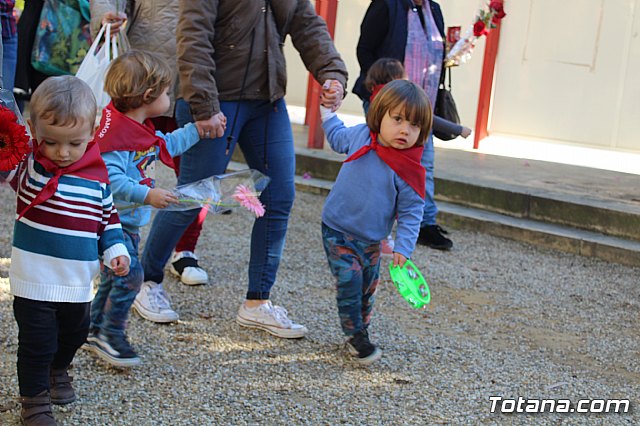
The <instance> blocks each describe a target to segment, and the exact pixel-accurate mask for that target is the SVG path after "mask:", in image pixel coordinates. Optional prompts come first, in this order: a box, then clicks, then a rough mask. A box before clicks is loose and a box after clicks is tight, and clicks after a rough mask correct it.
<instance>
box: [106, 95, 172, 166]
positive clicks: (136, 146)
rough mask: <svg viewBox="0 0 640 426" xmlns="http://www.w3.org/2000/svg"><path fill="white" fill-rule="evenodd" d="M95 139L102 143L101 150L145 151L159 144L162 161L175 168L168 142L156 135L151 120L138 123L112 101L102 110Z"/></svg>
mask: <svg viewBox="0 0 640 426" xmlns="http://www.w3.org/2000/svg"><path fill="white" fill-rule="evenodd" d="M95 140H96V141H98V144H99V145H100V152H111V151H135V152H138V151H141V152H144V151H147V150H149V149H151V147H152V146H157V147H158V148H160V155H159V157H160V161H162V162H163V163H164V164H166V165H167V166H169V167H171V168H172V169H175V164H174V162H173V158H171V154H169V151H168V150H167V144H166V142H165V140H164V139H162V138H161V137H160V136H157V135H156V130H155V127H154V126H153V123H152V122H151V120H150V119H147V120H145V121H144V124H142V123H138V122H137V121H135V120H134V119H132V118H129V117H127V116H126V115H125V114H123V113H121V112H120V111H118V110H117V109H116V108H115V107H114V106H113V103H112V102H111V103H109V105H107V106H106V107H105V109H104V110H103V111H102V118H101V119H100V126H99V127H98V131H97V132H96V136H95Z"/></svg>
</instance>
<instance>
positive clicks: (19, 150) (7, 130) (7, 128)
mask: <svg viewBox="0 0 640 426" xmlns="http://www.w3.org/2000/svg"><path fill="white" fill-rule="evenodd" d="M29 152H31V146H30V145H29V134H28V133H27V128H26V126H25V124H24V120H23V119H22V115H21V114H20V110H19V109H18V107H17V105H16V101H15V99H14V98H13V93H11V92H10V91H8V90H4V89H0V172H8V171H11V170H13V169H15V168H16V167H17V166H18V164H20V162H21V161H22V159H23V158H24V156H25V155H27V154H28V153H29Z"/></svg>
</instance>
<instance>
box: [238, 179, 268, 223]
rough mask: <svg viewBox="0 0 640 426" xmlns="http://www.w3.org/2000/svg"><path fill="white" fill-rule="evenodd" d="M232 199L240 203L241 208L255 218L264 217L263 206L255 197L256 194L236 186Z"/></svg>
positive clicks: (244, 187)
mask: <svg viewBox="0 0 640 426" xmlns="http://www.w3.org/2000/svg"><path fill="white" fill-rule="evenodd" d="M233 199H234V200H236V201H237V202H238V203H240V205H241V206H242V207H244V208H246V209H247V210H249V211H250V212H252V213H253V214H255V215H256V217H262V216H264V213H265V210H264V206H263V205H262V203H261V202H260V200H259V199H258V197H256V193H255V192H253V191H251V190H250V189H249V188H247V187H246V186H244V185H238V186H237V187H236V191H235V192H234V193H233Z"/></svg>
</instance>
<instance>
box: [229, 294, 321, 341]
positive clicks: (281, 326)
mask: <svg viewBox="0 0 640 426" xmlns="http://www.w3.org/2000/svg"><path fill="white" fill-rule="evenodd" d="M236 322H237V323H238V324H240V325H241V326H243V327H251V328H259V329H261V330H264V331H266V332H269V333H271V334H273V335H274V336H278V337H283V338H285V339H299V338H301V337H304V336H305V335H306V334H307V333H308V332H309V330H307V327H305V326H304V325H300V324H296V323H294V322H293V321H291V320H290V319H289V317H288V316H287V310H286V309H284V308H283V307H281V306H275V305H273V304H271V301H270V300H269V301H267V303H263V304H262V305H260V306H257V307H255V308H247V307H246V306H245V304H244V303H243V304H242V305H240V309H239V310H238V315H237V316H236Z"/></svg>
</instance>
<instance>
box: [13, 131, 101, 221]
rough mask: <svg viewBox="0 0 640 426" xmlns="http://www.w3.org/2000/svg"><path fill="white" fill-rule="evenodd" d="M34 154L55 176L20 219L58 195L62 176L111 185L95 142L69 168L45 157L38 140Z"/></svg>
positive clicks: (35, 143) (25, 209)
mask: <svg viewBox="0 0 640 426" xmlns="http://www.w3.org/2000/svg"><path fill="white" fill-rule="evenodd" d="M33 154H34V158H35V160H36V161H37V162H38V163H40V164H41V165H42V167H44V169H45V170H46V171H47V172H49V173H53V176H51V177H50V178H49V181H48V182H47V183H46V184H45V186H44V187H43V188H42V189H41V190H40V192H39V193H38V195H36V197H35V198H34V199H33V201H31V203H30V204H29V205H27V206H26V207H25V208H24V209H23V210H22V212H20V215H19V216H18V219H20V218H21V217H22V216H24V214H25V213H26V212H27V211H28V210H29V209H31V208H32V207H35V206H37V205H38V204H42V203H44V202H45V201H47V200H48V199H49V198H51V197H52V196H53V194H55V193H56V189H58V181H59V180H60V176H62V175H74V176H79V177H81V178H85V179H90V180H95V181H98V182H102V183H109V174H108V173H107V166H105V164H104V161H103V160H102V157H101V156H100V148H99V147H98V144H97V143H95V142H93V141H92V142H89V144H88V145H87V150H86V151H85V152H84V155H83V156H82V158H80V159H79V160H78V161H76V162H75V163H73V164H71V165H69V166H67V167H58V166H57V165H56V163H54V162H53V161H51V160H50V159H48V158H47V157H45V156H44V155H43V154H42V153H41V152H40V144H39V143H38V141H36V140H34V141H33Z"/></svg>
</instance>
